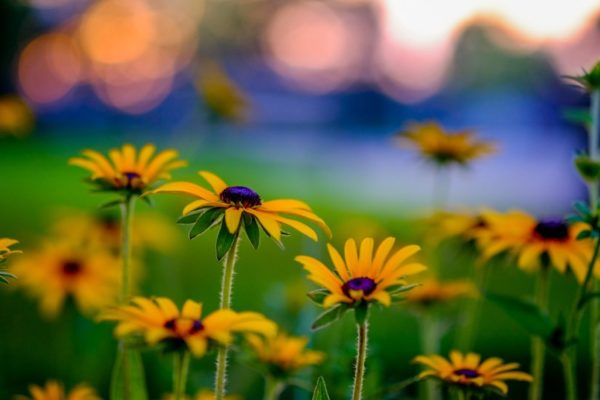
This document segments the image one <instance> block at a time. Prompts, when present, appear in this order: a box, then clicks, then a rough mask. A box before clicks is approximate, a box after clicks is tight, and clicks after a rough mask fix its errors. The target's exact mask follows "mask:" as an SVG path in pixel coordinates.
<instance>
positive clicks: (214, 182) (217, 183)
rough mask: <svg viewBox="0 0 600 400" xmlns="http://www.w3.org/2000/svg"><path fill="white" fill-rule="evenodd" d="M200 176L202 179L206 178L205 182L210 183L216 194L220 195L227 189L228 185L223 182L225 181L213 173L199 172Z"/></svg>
mask: <svg viewBox="0 0 600 400" xmlns="http://www.w3.org/2000/svg"><path fill="white" fill-rule="evenodd" d="M198 174H199V175H200V176H201V177H202V178H204V180H205V181H206V182H208V184H209V185H210V186H211V187H212V188H213V190H214V191H215V193H219V194H220V193H221V192H222V191H223V190H225V189H227V184H226V183H225V182H223V180H222V179H221V178H219V177H218V176H217V175H215V174H213V173H212V172H208V171H200V172H198Z"/></svg>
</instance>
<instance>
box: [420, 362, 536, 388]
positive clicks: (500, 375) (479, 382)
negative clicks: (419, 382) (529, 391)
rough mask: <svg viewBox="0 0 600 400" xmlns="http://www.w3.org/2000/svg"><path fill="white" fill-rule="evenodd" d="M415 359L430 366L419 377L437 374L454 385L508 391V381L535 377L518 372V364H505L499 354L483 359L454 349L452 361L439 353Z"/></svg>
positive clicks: (435, 375)
mask: <svg viewBox="0 0 600 400" xmlns="http://www.w3.org/2000/svg"><path fill="white" fill-rule="evenodd" d="M414 362H416V363H419V364H422V365H424V366H426V367H427V368H428V369H426V370H425V371H423V372H421V373H420V374H419V379H424V378H428V377H434V378H438V379H441V380H442V381H444V382H448V383H449V384H451V385H455V386H458V387H463V388H469V389H475V390H477V389H481V390H483V389H494V390H497V391H500V392H501V393H502V394H507V393H508V386H507V385H506V383H505V381H507V380H517V381H525V382H531V381H532V380H533V378H532V377H531V375H529V374H527V373H525V372H520V371H515V369H517V368H519V364H517V363H508V364H504V363H503V361H502V360H501V359H500V358H496V357H493V358H488V359H487V360H485V361H483V362H481V356H480V355H479V354H475V353H467V354H466V355H464V354H462V353H460V352H458V351H452V352H450V359H449V360H447V359H445V358H444V357H441V356H439V355H429V356H417V357H415V359H414Z"/></svg>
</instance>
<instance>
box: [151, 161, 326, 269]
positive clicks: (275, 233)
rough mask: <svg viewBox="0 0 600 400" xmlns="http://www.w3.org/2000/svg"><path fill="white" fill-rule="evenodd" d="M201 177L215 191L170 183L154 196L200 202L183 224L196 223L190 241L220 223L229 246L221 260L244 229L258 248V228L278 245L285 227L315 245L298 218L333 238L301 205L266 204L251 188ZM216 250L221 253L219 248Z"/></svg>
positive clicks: (189, 208) (210, 176)
mask: <svg viewBox="0 0 600 400" xmlns="http://www.w3.org/2000/svg"><path fill="white" fill-rule="evenodd" d="M199 174H200V176H202V178H204V179H205V180H206V181H207V182H208V184H209V185H210V186H211V188H212V191H211V190H208V189H206V188H204V187H202V186H199V185H196V184H194V183H190V182H171V183H167V184H165V185H163V186H161V187H159V188H158V189H156V190H154V193H176V194H183V195H188V196H192V197H196V198H197V200H194V201H192V202H191V203H189V204H188V205H187V206H186V207H185V208H184V209H183V216H184V217H183V218H182V219H180V221H182V222H187V223H194V226H193V227H192V229H191V231H190V238H193V237H195V236H197V235H199V234H201V233H203V232H205V231H206V230H207V229H209V228H211V227H213V226H215V225H217V224H219V223H221V232H220V234H219V236H221V238H222V239H223V241H224V243H226V245H225V246H223V247H222V248H221V249H220V251H218V256H219V259H220V258H221V257H222V256H224V254H225V253H226V252H227V251H228V250H229V248H230V247H231V246H232V244H233V242H234V238H235V237H237V235H238V234H239V231H240V227H241V226H242V225H243V226H244V228H245V230H246V233H247V235H248V238H249V239H250V242H251V243H252V245H253V246H254V247H255V248H257V247H258V243H259V229H258V227H259V226H260V227H262V229H263V230H264V231H265V232H266V234H267V235H269V236H270V237H271V238H273V239H274V240H275V241H276V242H278V243H280V240H281V236H282V225H285V226H289V227H291V228H292V229H295V230H297V231H298V232H300V233H302V234H303V235H306V236H308V237H309V238H311V239H313V240H315V241H316V240H317V239H318V237H317V233H316V232H315V231H314V230H313V229H312V228H311V227H310V226H308V225H307V224H305V223H304V222H300V221H298V220H297V219H295V218H300V219H304V220H308V221H310V222H313V223H315V224H317V225H318V226H320V227H321V229H323V230H324V231H325V232H326V233H327V234H328V235H329V236H331V232H330V230H329V228H328V227H327V225H326V224H325V222H324V221H323V220H322V219H321V218H320V217H318V216H317V215H316V214H315V213H314V212H312V210H311V209H310V207H309V206H308V205H307V204H306V203H304V202H302V201H299V200H293V199H280V200H269V201H263V199H262V198H261V196H260V195H259V194H258V193H257V192H255V191H254V190H253V189H251V188H249V187H246V186H229V185H227V184H226V183H225V182H224V181H223V180H222V179H221V178H219V177H218V176H216V175H215V174H213V173H210V172H207V171H200V172H199ZM217 247H218V250H219V245H217Z"/></svg>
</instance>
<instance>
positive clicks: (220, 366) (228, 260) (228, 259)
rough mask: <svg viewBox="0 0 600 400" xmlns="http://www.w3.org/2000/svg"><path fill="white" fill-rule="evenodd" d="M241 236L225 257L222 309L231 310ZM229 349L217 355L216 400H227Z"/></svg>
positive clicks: (236, 238) (236, 237)
mask: <svg viewBox="0 0 600 400" xmlns="http://www.w3.org/2000/svg"><path fill="white" fill-rule="evenodd" d="M238 240H239V236H238V235H237V234H236V236H235V239H234V241H233V244H232V245H231V249H229V251H228V252H227V255H226V256H225V262H224V267H223V280H222V282H221V301H220V304H219V305H220V308H221V309H228V308H231V292H232V289H233V275H234V267H235V261H236V257H237V248H238ZM228 352H229V349H228V347H227V346H222V347H219V351H218V354H217V371H216V374H215V400H223V399H224V398H225V384H226V382H227V354H228Z"/></svg>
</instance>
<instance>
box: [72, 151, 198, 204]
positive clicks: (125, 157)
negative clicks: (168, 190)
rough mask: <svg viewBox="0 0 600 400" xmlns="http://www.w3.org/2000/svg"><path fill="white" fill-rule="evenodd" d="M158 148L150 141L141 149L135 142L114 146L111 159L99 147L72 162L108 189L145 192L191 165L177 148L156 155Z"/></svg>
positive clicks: (110, 153) (110, 152) (136, 192)
mask: <svg viewBox="0 0 600 400" xmlns="http://www.w3.org/2000/svg"><path fill="white" fill-rule="evenodd" d="M155 153H156V147H155V146H154V145H152V144H146V145H145V146H144V147H142V148H141V149H140V151H139V152H137V150H136V148H135V147H134V146H133V145H131V144H125V145H123V147H122V148H121V149H111V150H110V151H109V152H108V158H107V157H105V156H104V155H102V154H101V153H99V152H97V151H95V150H90V149H88V150H84V151H83V152H82V155H83V157H73V158H71V159H70V160H69V164H71V165H76V166H79V167H82V168H85V169H87V170H88V171H90V172H91V173H92V176H91V178H90V179H91V181H92V182H93V183H95V184H97V185H98V186H99V187H100V188H102V189H104V190H111V191H118V192H123V193H126V194H141V193H142V192H144V191H145V190H148V189H149V187H150V186H151V185H152V184H153V183H156V182H157V181H159V180H162V179H170V178H171V174H170V171H171V170H173V169H176V168H181V167H184V166H186V165H187V163H186V162H185V161H183V160H179V159H177V157H178V153H177V151H176V150H173V149H168V150H164V151H161V152H160V153H158V154H156V155H155Z"/></svg>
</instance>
